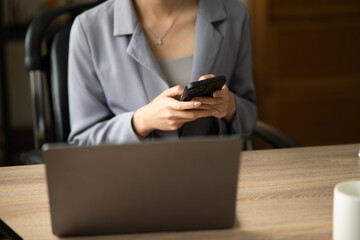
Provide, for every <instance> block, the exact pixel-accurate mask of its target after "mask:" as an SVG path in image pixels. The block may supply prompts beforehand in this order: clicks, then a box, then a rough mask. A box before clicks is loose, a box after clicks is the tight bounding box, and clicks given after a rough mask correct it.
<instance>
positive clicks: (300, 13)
mask: <svg viewBox="0 0 360 240" xmlns="http://www.w3.org/2000/svg"><path fill="white" fill-rule="evenodd" d="M0 2H1V5H0V8H1V9H0V10H1V12H0V14H1V21H0V24H1V26H0V27H1V28H0V29H1V37H0V81H1V91H0V109H1V111H0V119H1V121H0V165H13V164H20V161H19V155H20V154H21V153H22V152H25V151H28V150H30V149H32V148H33V133H32V115H31V114H32V113H31V104H30V84H29V77H28V75H27V72H26V71H25V67H24V38H25V32H26V28H27V26H28V24H29V22H30V21H31V20H32V19H33V18H34V16H37V15H38V14H40V13H41V12H43V11H46V10H48V9H51V8H54V7H58V6H61V5H65V4H73V3H78V2H86V0H72V1H70V0H67V1H66V0H31V1H28V0H0ZM243 2H244V3H245V4H246V5H247V6H248V8H249V11H250V16H251V31H252V50H253V71H254V81H255V85H256V89H257V103H258V110H259V119H261V120H264V121H266V122H268V123H270V124H272V125H273V126H275V127H277V128H279V129H280V130H282V131H283V132H285V133H286V134H288V135H289V136H291V137H292V138H294V139H295V140H297V141H298V142H299V143H300V144H301V145H303V146H315V145H328V144H346V143H360V44H359V43H360V1H359V0H341V1H340V0H252V1H251V0H247V1H245V0H244V1H243ZM255 142H256V141H255ZM359 145H360V144H359ZM259 146H260V147H259V148H261V144H260V145H259Z"/></svg>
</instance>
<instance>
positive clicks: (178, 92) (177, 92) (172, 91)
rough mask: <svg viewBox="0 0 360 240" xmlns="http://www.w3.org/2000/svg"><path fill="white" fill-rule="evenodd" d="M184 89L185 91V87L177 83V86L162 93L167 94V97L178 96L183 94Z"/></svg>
mask: <svg viewBox="0 0 360 240" xmlns="http://www.w3.org/2000/svg"><path fill="white" fill-rule="evenodd" d="M183 91H184V88H183V87H182V86H180V85H177V86H175V87H172V88H168V89H166V90H165V91H163V92H162V93H161V94H160V95H162V96H166V97H176V96H179V95H181V94H182V92H183Z"/></svg>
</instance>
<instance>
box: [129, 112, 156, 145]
mask: <svg viewBox="0 0 360 240" xmlns="http://www.w3.org/2000/svg"><path fill="white" fill-rule="evenodd" d="M142 110H143V109H142V108H140V109H138V110H137V111H135V112H134V115H133V117H132V119H131V124H132V127H133V130H134V132H135V134H136V135H137V136H138V137H139V138H145V137H146V136H147V135H148V134H149V133H150V132H151V131H152V129H150V128H149V127H147V126H146V120H145V121H144V120H142V119H143V118H142Z"/></svg>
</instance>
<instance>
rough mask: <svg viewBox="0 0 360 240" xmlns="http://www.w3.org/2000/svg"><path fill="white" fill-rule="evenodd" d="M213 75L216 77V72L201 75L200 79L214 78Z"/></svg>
mask: <svg viewBox="0 0 360 240" xmlns="http://www.w3.org/2000/svg"><path fill="white" fill-rule="evenodd" d="M213 77H215V75H214V74H207V75H202V76H201V77H199V80H198V81H202V80H205V79H208V78H213Z"/></svg>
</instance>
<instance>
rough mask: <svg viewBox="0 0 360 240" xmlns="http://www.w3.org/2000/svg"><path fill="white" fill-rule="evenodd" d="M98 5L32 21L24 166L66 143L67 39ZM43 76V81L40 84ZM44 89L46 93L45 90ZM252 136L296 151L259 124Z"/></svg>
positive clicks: (291, 143)
mask: <svg viewBox="0 0 360 240" xmlns="http://www.w3.org/2000/svg"><path fill="white" fill-rule="evenodd" d="M100 2H101V1H98V2H90V3H83V4H77V5H71V6H65V7H60V8H57V9H53V10H50V11H47V12H45V13H43V14H42V15H40V16H39V17H37V18H36V19H34V20H33V22H32V23H31V24H30V26H29V28H28V30H27V33H26V39H25V66H26V69H27V71H28V72H29V75H30V88H31V96H32V100H31V101H32V105H33V122H34V123H33V124H34V125H33V130H34V145H35V150H33V151H31V152H28V153H25V154H23V156H22V161H23V162H24V163H25V164H36V163H43V160H42V156H41V151H40V147H41V145H42V144H44V143H45V142H66V140H67V136H68V134H69V132H70V125H69V111H68V95H67V58H68V39H69V33H70V28H71V24H72V21H73V20H74V18H75V16H76V15H77V14H78V13H80V12H82V11H83V10H85V9H88V8H91V7H93V6H95V5H97V4H99V3H100ZM64 14H71V17H70V19H69V20H68V21H66V22H65V23H62V24H61V26H58V25H56V28H55V29H54V28H52V29H51V31H46V30H47V29H48V26H49V25H50V23H51V22H53V20H55V19H57V18H58V17H60V16H62V15H64ZM44 39H45V42H46V46H47V47H46V48H47V51H46V53H45V54H43V53H42V51H41V49H42V43H43V42H44ZM43 73H45V79H44V80H43V78H42V77H43ZM44 88H45V89H44ZM46 93H47V94H48V95H49V104H48V105H49V108H50V128H47V127H46V123H47V122H48V121H46V120H47V119H46V115H49V114H46V111H45V103H44V95H46ZM254 134H258V135H259V136H260V137H262V138H264V139H265V140H266V141H269V142H270V144H271V145H272V146H273V147H296V146H298V145H297V144H295V143H296V142H295V141H293V140H291V139H290V138H289V137H287V136H286V135H285V134H283V133H281V132H280V131H279V130H277V129H275V128H273V127H271V126H270V125H267V124H265V123H263V122H258V124H257V128H256V130H255V132H254ZM246 143H247V144H246V148H247V149H252V146H251V141H249V140H248V141H246Z"/></svg>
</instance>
